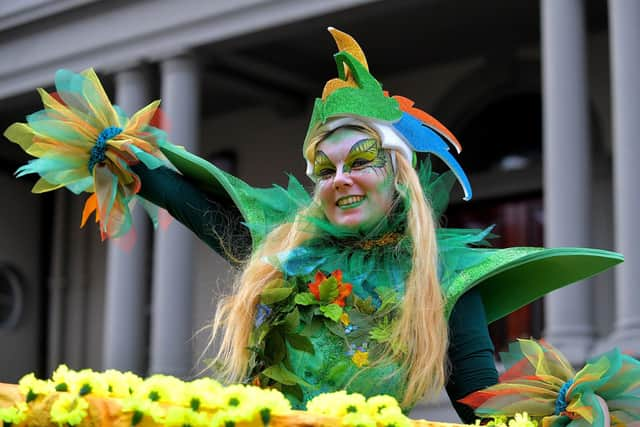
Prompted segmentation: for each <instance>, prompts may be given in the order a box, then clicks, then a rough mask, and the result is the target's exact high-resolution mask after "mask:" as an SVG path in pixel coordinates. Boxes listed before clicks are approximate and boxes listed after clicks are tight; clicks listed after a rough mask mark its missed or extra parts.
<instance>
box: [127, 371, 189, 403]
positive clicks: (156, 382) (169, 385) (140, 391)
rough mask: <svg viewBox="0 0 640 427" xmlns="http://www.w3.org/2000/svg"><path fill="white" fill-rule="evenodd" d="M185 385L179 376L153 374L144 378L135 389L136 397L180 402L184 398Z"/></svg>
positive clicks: (163, 401)
mask: <svg viewBox="0 0 640 427" xmlns="http://www.w3.org/2000/svg"><path fill="white" fill-rule="evenodd" d="M184 388H185V385H184V383H183V382H182V381H180V380H179V379H178V378H175V377H171V376H168V375H153V376H151V377H149V378H147V379H146V380H144V381H143V382H142V383H141V384H140V385H139V386H138V387H137V388H136V390H135V391H134V394H133V395H134V397H135V398H139V399H143V398H146V399H149V400H151V401H152V402H158V403H178V402H180V401H181V400H182V396H183V394H184Z"/></svg>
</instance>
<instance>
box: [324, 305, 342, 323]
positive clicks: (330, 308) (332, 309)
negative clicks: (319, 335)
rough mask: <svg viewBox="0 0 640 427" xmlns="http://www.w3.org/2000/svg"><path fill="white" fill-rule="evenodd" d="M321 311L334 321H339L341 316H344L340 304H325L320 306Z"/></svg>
mask: <svg viewBox="0 0 640 427" xmlns="http://www.w3.org/2000/svg"><path fill="white" fill-rule="evenodd" d="M320 311H321V312H322V314H324V316H325V317H328V318H329V319H331V320H333V321H334V322H338V321H339V320H340V316H342V312H343V310H342V307H340V306H339V305H338V304H329V305H323V306H321V307H320Z"/></svg>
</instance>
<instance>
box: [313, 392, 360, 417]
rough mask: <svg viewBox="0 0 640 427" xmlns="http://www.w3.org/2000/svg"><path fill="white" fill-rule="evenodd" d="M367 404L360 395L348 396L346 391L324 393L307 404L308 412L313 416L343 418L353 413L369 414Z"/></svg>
mask: <svg viewBox="0 0 640 427" xmlns="http://www.w3.org/2000/svg"><path fill="white" fill-rule="evenodd" d="M367 409H368V408H367V402H366V399H365V397H364V396H363V395H361V394H358V393H353V394H347V392H346V391H344V390H342V391H337V392H335V393H324V394H321V395H319V396H316V397H314V398H313V399H311V400H310V401H309V402H307V411H308V412H311V413H313V414H319V415H329V416H333V417H343V416H345V415H347V414H352V413H367V412H368V411H367Z"/></svg>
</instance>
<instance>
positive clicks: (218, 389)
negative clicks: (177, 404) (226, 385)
mask: <svg viewBox="0 0 640 427" xmlns="http://www.w3.org/2000/svg"><path fill="white" fill-rule="evenodd" d="M181 404H182V405H183V406H188V407H190V408H191V409H193V410H195V411H197V410H200V409H205V410H209V411H211V410H216V409H219V408H222V407H224V406H225V404H224V402H223V397H222V386H221V385H220V383H218V382H217V381H215V380H213V379H211V378H200V379H197V380H195V381H191V382H189V383H186V384H185V393H184V398H183V400H182V402H181Z"/></svg>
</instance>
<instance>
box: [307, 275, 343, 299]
mask: <svg viewBox="0 0 640 427" xmlns="http://www.w3.org/2000/svg"><path fill="white" fill-rule="evenodd" d="M307 286H308V287H309V292H311V293H312V294H313V296H314V297H315V298H316V299H317V300H318V301H320V302H321V303H326V304H336V305H339V306H340V307H344V304H345V299H346V298H347V297H348V296H349V295H351V291H352V289H353V285H352V284H351V283H343V282H342V271H341V270H335V271H334V272H333V273H331V275H330V276H329V277H327V276H325V274H324V273H323V272H321V271H318V272H317V273H316V277H315V281H314V282H312V283H309V284H308V285H307Z"/></svg>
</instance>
